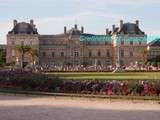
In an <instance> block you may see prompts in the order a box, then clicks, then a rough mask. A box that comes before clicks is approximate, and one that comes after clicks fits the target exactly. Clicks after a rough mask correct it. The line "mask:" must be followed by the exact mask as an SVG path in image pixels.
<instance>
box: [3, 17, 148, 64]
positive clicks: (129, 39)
mask: <svg viewBox="0 0 160 120" xmlns="http://www.w3.org/2000/svg"><path fill="white" fill-rule="evenodd" d="M17 45H30V46H31V47H32V48H34V49H36V50H37V51H38V53H39V54H38V57H37V59H36V62H37V64H39V65H68V66H76V65H83V66H93V65H99V66H102V67H107V66H111V65H112V66H114V65H117V64H118V65H120V66H130V65H131V64H135V63H136V62H139V63H140V62H143V60H144V55H142V52H140V51H141V50H145V49H147V35H146V34H145V33H144V32H143V31H142V30H141V29H140V27H139V21H138V20H137V21H136V22H135V23H123V21H122V20H120V23H119V26H118V27H116V26H115V25H113V26H112V30H109V29H106V33H105V34H104V35H95V34H89V33H86V32H84V27H81V29H80V30H79V29H78V26H77V24H75V26H74V27H73V28H71V29H69V30H68V29H67V27H66V26H65V27H64V31H63V33H61V34H57V35H40V34H39V33H38V31H37V28H36V25H35V24H34V21H33V20H30V23H26V22H17V20H14V22H13V29H12V30H11V31H9V32H8V34H7V57H6V60H7V63H11V62H13V61H17V62H18V61H20V60H21V59H22V58H21V56H20V54H19V53H18V52H17V51H16V50H15V47H16V46H17ZM24 60H25V62H27V63H30V62H31V61H30V59H29V58H28V57H27V55H26V56H25V59H24Z"/></svg>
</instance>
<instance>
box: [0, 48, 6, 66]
mask: <svg viewBox="0 0 160 120" xmlns="http://www.w3.org/2000/svg"><path fill="white" fill-rule="evenodd" d="M5 56H6V54H5V52H4V51H3V49H0V67H2V66H3V65H4V64H5V61H6V59H5V58H6V57H5Z"/></svg>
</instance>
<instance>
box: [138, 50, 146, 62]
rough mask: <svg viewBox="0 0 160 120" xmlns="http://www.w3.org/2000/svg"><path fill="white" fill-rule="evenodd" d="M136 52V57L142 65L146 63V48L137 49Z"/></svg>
mask: <svg viewBox="0 0 160 120" xmlns="http://www.w3.org/2000/svg"><path fill="white" fill-rule="evenodd" d="M137 51H138V57H139V58H140V59H141V60H142V62H143V63H146V62H147V53H148V51H147V48H146V47H140V48H137Z"/></svg>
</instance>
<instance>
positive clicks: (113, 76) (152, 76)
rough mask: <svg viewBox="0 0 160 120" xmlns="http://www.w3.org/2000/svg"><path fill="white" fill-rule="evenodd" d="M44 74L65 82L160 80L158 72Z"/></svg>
mask: <svg viewBox="0 0 160 120" xmlns="http://www.w3.org/2000/svg"><path fill="white" fill-rule="evenodd" d="M46 74H47V75H48V76H52V75H57V76H58V77H60V78H62V79H66V80H68V79H72V80H86V79H98V80H104V79H105V80H160V72H125V73H112V72H52V73H46Z"/></svg>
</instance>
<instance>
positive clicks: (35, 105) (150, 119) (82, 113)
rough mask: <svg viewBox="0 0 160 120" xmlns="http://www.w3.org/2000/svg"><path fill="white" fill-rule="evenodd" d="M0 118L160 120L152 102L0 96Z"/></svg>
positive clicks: (21, 119) (158, 110)
mask: <svg viewBox="0 0 160 120" xmlns="http://www.w3.org/2000/svg"><path fill="white" fill-rule="evenodd" d="M0 120H160V105H159V104H158V103H156V102H144V101H117V100H112V101H111V100H99V99H98V100H97V99H84V98H63V97H33V96H23V95H21V96H14V95H2V94H1V95H0Z"/></svg>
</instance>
